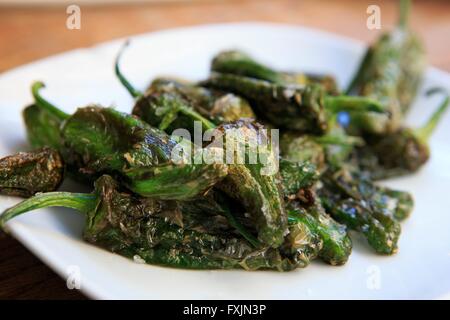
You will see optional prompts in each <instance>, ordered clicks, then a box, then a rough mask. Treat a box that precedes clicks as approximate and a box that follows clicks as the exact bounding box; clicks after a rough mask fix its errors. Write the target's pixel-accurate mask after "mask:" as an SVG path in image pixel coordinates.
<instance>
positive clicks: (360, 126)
mask: <svg viewBox="0 0 450 320" xmlns="http://www.w3.org/2000/svg"><path fill="white" fill-rule="evenodd" d="M408 15H409V1H407V0H402V1H401V9H400V19H399V23H398V26H397V27H396V29H395V30H394V31H393V32H391V33H385V34H383V35H382V36H381V37H380V38H379V39H378V40H377V42H376V43H375V44H373V45H372V46H371V47H370V48H369V49H368V51H367V53H366V55H365V57H364V59H363V61H362V63H361V65H360V67H359V70H358V72H357V74H356V76H355V77H354V79H353V81H352V83H351V84H350V86H349V89H348V92H353V93H356V94H358V95H362V96H365V97H368V98H373V99H375V100H377V101H379V102H380V103H381V104H382V105H383V107H384V110H385V111H387V113H385V114H374V113H366V114H364V113H359V114H352V117H351V118H352V119H351V123H350V130H352V131H353V132H355V133H356V132H360V133H363V134H364V133H369V134H384V133H388V132H395V131H396V130H397V129H398V128H399V127H400V124H401V120H402V115H403V114H404V113H405V112H406V111H407V110H408V109H409V105H410V103H411V101H412V100H413V98H414V97H415V95H416V93H417V89H418V86H419V84H420V81H421V78H422V75H423V72H424V69H425V53H424V50H423V47H422V44H421V42H420V40H419V39H418V38H417V36H416V35H415V34H414V33H413V32H412V31H411V30H409V28H408V25H407V24H408V23H407V20H408Z"/></svg>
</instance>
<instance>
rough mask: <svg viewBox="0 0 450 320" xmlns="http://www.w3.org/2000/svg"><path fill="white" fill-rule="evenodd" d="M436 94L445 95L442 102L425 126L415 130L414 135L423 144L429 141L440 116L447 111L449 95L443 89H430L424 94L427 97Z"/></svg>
mask: <svg viewBox="0 0 450 320" xmlns="http://www.w3.org/2000/svg"><path fill="white" fill-rule="evenodd" d="M436 93H442V94H444V95H445V99H444V101H443V102H442V103H441V104H440V106H439V107H438V108H437V110H436V111H434V112H433V114H432V115H431V117H430V118H429V119H428V121H427V122H426V123H425V125H423V126H422V127H421V128H418V129H416V130H415V134H416V135H417V137H418V138H419V139H420V140H421V141H423V142H425V143H426V142H427V141H428V140H429V139H430V137H431V135H432V134H433V132H434V130H435V129H436V126H437V125H438V123H439V121H440V120H441V119H442V116H443V115H444V113H445V111H446V110H447V108H448V106H449V104H450V97H449V93H448V92H447V91H446V90H445V89H443V88H431V89H430V90H428V91H427V93H426V94H427V96H431V95H433V94H436Z"/></svg>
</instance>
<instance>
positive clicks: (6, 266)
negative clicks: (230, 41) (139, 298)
mask: <svg viewBox="0 0 450 320" xmlns="http://www.w3.org/2000/svg"><path fill="white" fill-rule="evenodd" d="M75 2H76V1H75ZM369 4H377V5H379V6H380V8H381V19H382V28H390V27H391V26H392V25H393V24H394V22H395V20H396V2H395V1H381V0H370V1H359V0H358V1H356V0H355V1H350V0H339V1H337V0H336V1H331V0H323V1H317V0H316V1H312V0H303V1H294V0H274V1H266V0H244V1H234V0H229V1H225V0H223V1H217V0H216V1H194V2H180V3H174V2H171V3H156V4H146V5H128V6H125V5H114V6H97V7H96V6H82V7H81V29H80V30H68V29H67V28H66V18H67V14H66V8H65V7H50V8H38V7H36V8H24V7H16V8H10V7H0V44H1V45H0V72H3V71H5V70H8V69H10V68H13V67H16V66H19V65H21V64H24V63H27V62H31V61H33V60H36V59H40V58H43V57H46V56H48V55H51V54H55V53H59V52H63V51H66V50H70V49H74V48H79V47H86V46H91V45H94V44H96V43H98V42H101V41H106V40H110V39H113V38H117V37H123V36H128V35H132V34H136V33H143V32H149V31H153V30H160V29H165V28H173V27H180V26H190V25H197V24H205V23H218V22H236V21H270V22H281V23H289V24H296V25H303V26H309V27H314V28H318V29H323V30H326V31H330V32H334V33H338V34H342V35H345V36H348V37H352V38H355V39H359V40H362V41H366V42H369V41H371V40H373V39H374V38H375V37H376V36H377V31H371V30H368V29H367V27H366V19H367V14H366V9H367V7H368V5H369ZM412 26H413V28H414V29H415V30H417V31H418V32H419V33H420V34H421V35H422V37H423V38H424V40H425V43H426V46H427V49H428V52H429V61H430V63H431V64H433V65H434V66H437V67H439V68H442V69H445V70H448V71H450V52H449V48H448V35H449V34H450V2H448V1H445V0H442V1H416V3H415V4H414V8H413V12H412ZM0 298H16V299H24V298H25V299H26V298H37V299H48V298H51V299H72V298H75V299H83V298H84V296H83V295H82V294H81V293H79V292H77V291H73V290H68V289H67V287H66V284H65V281H64V280H62V279H60V278H59V277H58V276H57V275H56V274H55V273H53V272H52V271H51V270H50V269H49V268H48V267H46V266H45V265H43V264H42V263H41V262H40V261H39V260H38V259H37V258H35V257H34V256H33V255H32V254H31V253H29V252H28V251H27V250H26V249H25V248H24V247H23V246H22V245H21V244H20V243H18V242H17V241H16V240H14V239H12V238H10V237H8V236H6V235H4V234H3V235H0Z"/></svg>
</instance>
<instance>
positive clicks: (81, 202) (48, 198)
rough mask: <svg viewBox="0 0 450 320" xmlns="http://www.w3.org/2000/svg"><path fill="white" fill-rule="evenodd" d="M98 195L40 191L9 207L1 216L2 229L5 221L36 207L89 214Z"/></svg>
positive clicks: (0, 225)
mask: <svg viewBox="0 0 450 320" xmlns="http://www.w3.org/2000/svg"><path fill="white" fill-rule="evenodd" d="M97 199H98V197H97V195H95V194H89V193H71V192H47V193H38V194H36V195H35V196H33V197H31V198H29V199H26V200H24V201H22V202H19V203H18V204H16V205H15V206H14V207H12V208H9V209H7V210H5V211H4V212H3V214H2V215H1V216H0V229H4V226H5V223H6V222H8V221H9V220H10V219H12V218H14V217H16V216H18V215H20V214H22V213H25V212H28V211H32V210H36V209H41V208H47V207H65V208H72V209H75V210H77V211H79V212H82V213H84V214H88V213H89V212H90V211H92V210H93V209H94V208H95V206H96V205H97Z"/></svg>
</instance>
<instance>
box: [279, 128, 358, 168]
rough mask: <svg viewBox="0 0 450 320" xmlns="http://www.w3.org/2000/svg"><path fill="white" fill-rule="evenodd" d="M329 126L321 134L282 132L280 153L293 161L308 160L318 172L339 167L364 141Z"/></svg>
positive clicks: (340, 129)
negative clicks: (328, 129) (326, 130)
mask: <svg viewBox="0 0 450 320" xmlns="http://www.w3.org/2000/svg"><path fill="white" fill-rule="evenodd" d="M330 128H331V129H330V131H329V133H327V134H325V135H322V136H313V135H308V134H299V133H298V132H295V131H287V132H285V133H283V135H282V136H281V139H280V151H281V155H282V156H283V158H285V159H286V160H291V161H294V162H301V163H303V162H310V163H312V164H314V165H315V167H316V168H317V170H318V171H319V172H324V171H325V170H326V169H327V168H334V169H337V168H339V167H340V166H341V165H342V164H343V163H347V162H348V161H349V160H350V159H351V156H352V154H353V151H354V148H355V147H356V146H361V145H362V144H364V142H363V140H362V139H361V138H359V137H353V136H349V135H347V134H346V133H345V131H344V130H343V129H342V128H340V127H336V126H334V125H333V126H331V125H330Z"/></svg>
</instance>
